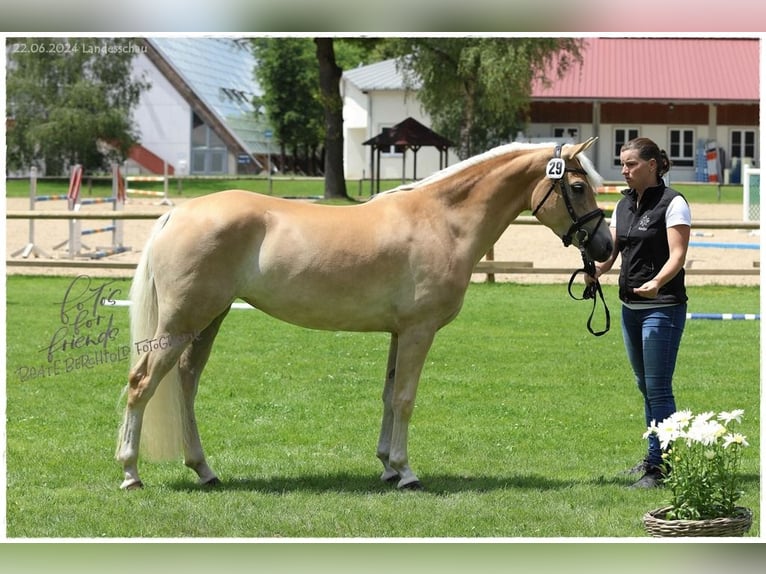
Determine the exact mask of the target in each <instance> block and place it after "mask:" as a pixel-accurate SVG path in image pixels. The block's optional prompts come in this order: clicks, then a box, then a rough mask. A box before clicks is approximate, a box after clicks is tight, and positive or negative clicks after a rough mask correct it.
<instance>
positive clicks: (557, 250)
mask: <svg viewBox="0 0 766 574" xmlns="http://www.w3.org/2000/svg"><path fill="white" fill-rule="evenodd" d="M182 201H184V200H179V201H177V202H176V203H181V202H182ZM105 207H106V208H107V209H108V207H109V206H108V204H106V205H103V204H102V205H95V206H85V207H83V211H84V212H85V211H99V212H101V211H105V209H104V208H105ZM6 208H7V210H8V211H19V210H28V209H29V200H28V199H23V198H8V199H6ZM35 208H36V209H37V210H54V211H62V210H64V209H65V205H64V202H63V201H53V202H39V203H37V205H36V207H35ZM168 209H169V207H167V206H163V205H157V204H156V203H152V202H151V201H149V200H129V202H128V204H127V205H126V206H125V211H128V212H141V213H147V212H149V213H156V215H157V216H159V215H161V214H162V213H164V212H165V211H167V210H168ZM692 218H693V222H703V221H704V222H710V221H741V220H742V207H741V206H739V205H708V204H699V205H692ZM6 223H7V230H6V260H22V257H21V256H16V257H14V256H12V254H13V253H14V252H16V251H18V250H20V249H23V248H24V246H26V245H27V244H28V243H29V241H28V234H29V221H28V220H21V219H7V220H6ZM110 223H111V221H99V220H94V221H90V220H83V228H84V229H86V228H100V227H103V226H105V225H109V224H110ZM152 225H153V220H126V221H124V245H125V246H127V247H129V248H130V250H129V251H127V252H125V253H120V254H117V255H112V256H109V257H106V258H103V259H101V261H107V262H128V263H135V262H137V261H138V258H139V257H140V254H141V250H142V249H143V245H144V243H145V241H146V239H147V237H148V236H149V233H150V231H151V228H152ZM67 230H68V223H67V221H65V220H37V221H36V222H35V226H34V233H35V241H34V243H35V245H36V246H38V247H39V248H40V249H42V250H43V251H44V252H45V253H46V254H47V255H49V256H50V257H51V258H53V259H60V260H68V257H67V252H66V246H64V247H62V248H60V249H55V246H56V245H58V244H60V243H62V242H63V241H65V240H66V239H67V237H68V231H67ZM691 241H692V243H694V242H714V243H738V244H740V243H747V244H756V245H759V244H760V234H759V232H758V231H753V230H741V229H726V230H724V229H703V228H701V227H695V226H694V224H693V230H692V238H691ZM83 243H84V244H85V245H86V246H88V247H89V248H96V249H99V248H108V247H109V246H110V245H111V233H109V232H106V233H100V234H95V235H88V236H84V237H83ZM494 251H495V253H494V258H495V260H496V261H514V262H520V263H525V264H529V263H530V262H531V263H532V266H533V267H534V268H535V269H538V268H557V269H571V270H572V271H574V270H575V269H577V268H579V267H581V259H580V253H579V251H578V250H577V249H576V248H574V247H569V248H567V249H565V248H564V247H563V246H562V244H561V240H560V239H559V238H558V237H556V236H555V235H553V233H551V231H550V230H548V229H547V228H545V227H543V226H540V225H520V224H512V225H511V226H510V227H509V228H508V229H507V230H506V232H505V233H504V234H503V235H502V237H501V238H500V240H499V241H498V242H497V244H496V245H495V250H494ZM29 259H33V257H32V256H30V257H29ZM87 259H88V258H87V257H83V258H81V260H87ZM39 260H40V261H43V260H45V259H44V258H40V259H39ZM759 263H760V250H759V249H734V248H711V247H696V246H694V245H692V246H690V247H689V253H688V256H687V263H686V267H687V269H692V270H695V272H696V270H717V269H741V270H749V271H750V272H751V273H752V271H753V269H755V268H756V266H757V265H758V264H759ZM6 272H7V274H8V275H15V274H28V275H76V274H80V273H87V274H89V275H92V276H112V277H130V276H131V275H132V271H131V270H125V269H117V270H96V269H90V268H88V269H83V268H60V267H16V266H11V265H9V266H7V267H6ZM569 274H570V272H568V273H567V274H559V275H553V274H542V273H529V274H519V273H513V274H498V275H496V276H495V280H496V281H515V282H520V283H558V282H565V281H567V280H568V279H569ZM485 279H486V276H485V275H475V276H474V280H476V281H484V280H485ZM614 281H616V270H614V271H612V272H611V273H610V274H608V275H607V276H606V277H605V278H604V280H603V283H605V284H609V283H613V282H614ZM687 283H688V284H689V285H700V284H711V283H715V284H726V285H759V284H760V277H759V274H751V275H697V274H690V275H689V276H688V277H687Z"/></svg>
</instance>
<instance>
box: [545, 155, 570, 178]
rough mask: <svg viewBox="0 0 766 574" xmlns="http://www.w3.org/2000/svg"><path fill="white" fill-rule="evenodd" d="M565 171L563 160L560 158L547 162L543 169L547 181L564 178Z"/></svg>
mask: <svg viewBox="0 0 766 574" xmlns="http://www.w3.org/2000/svg"><path fill="white" fill-rule="evenodd" d="M565 170H566V164H565V163H564V160H563V159H561V158H560V157H554V158H552V159H551V160H550V161H548V165H547V167H546V168H545V175H547V176H548V179H561V178H562V177H564V172H565Z"/></svg>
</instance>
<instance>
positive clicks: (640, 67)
mask: <svg viewBox="0 0 766 574" xmlns="http://www.w3.org/2000/svg"><path fill="white" fill-rule="evenodd" d="M759 51H760V46H759V41H758V40H757V39H723V38H586V39H584V40H583V49H582V56H583V63H582V65H580V64H574V65H573V66H572V67H571V68H570V70H569V71H568V72H567V74H566V75H565V76H564V77H563V78H562V79H560V80H558V79H555V80H553V81H552V82H551V86H549V87H547V88H546V87H544V86H543V85H542V83H540V82H537V83H535V84H534V85H533V89H532V97H533V98H534V99H537V100H547V99H552V100H561V99H565V100H617V99H620V100H634V101H635V100H662V101H682V100H693V101H737V102H758V101H759V98H760V92H759V80H758V72H759ZM548 77H549V78H553V77H555V76H554V75H553V74H548Z"/></svg>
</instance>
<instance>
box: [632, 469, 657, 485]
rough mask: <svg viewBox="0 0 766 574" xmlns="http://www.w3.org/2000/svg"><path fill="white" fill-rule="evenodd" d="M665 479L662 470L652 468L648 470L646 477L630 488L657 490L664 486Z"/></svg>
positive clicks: (645, 473)
mask: <svg viewBox="0 0 766 574" xmlns="http://www.w3.org/2000/svg"><path fill="white" fill-rule="evenodd" d="M663 478H664V475H663V474H662V470H660V469H659V468H657V467H656V466H650V467H648V468H647V469H646V472H644V475H643V476H642V477H641V478H639V479H638V480H637V481H636V482H634V483H633V484H632V485H631V486H630V488H657V487H658V486H662V479H663Z"/></svg>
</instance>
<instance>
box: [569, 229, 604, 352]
mask: <svg viewBox="0 0 766 574" xmlns="http://www.w3.org/2000/svg"><path fill="white" fill-rule="evenodd" d="M580 255H582V264H583V266H582V269H578V270H577V271H575V272H574V273H572V277H570V278H569V285H568V286H567V291H569V296H570V297H571V298H572V299H574V300H575V301H585V300H587V299H593V307H592V308H591V310H590V317H588V323H587V327H588V331H590V333H591V335H595V336H596V337H600V336H601V335H603V334H604V333H606V332H607V331H609V327H610V326H611V320H610V316H609V307H607V306H606V301H605V300H604V292H603V291H602V290H601V283H599V281H598V279H596V280H595V281H594V282H593V283H591V284H589V285H585V290H584V291H583V293H582V297H576V296H575V295H574V293H572V285H573V284H574V280H575V278H576V277H577V276H578V275H579V274H580V273H585V274H586V275H590V276H591V277H595V276H596V263H595V262H594V261H593V259H591V258H590V257H588V255H587V254H586V253H585V247H584V246H583V242H582V241H581V242H580ZM597 296H598V297H599V298H600V299H601V303H603V305H604V322H605V325H604V329H603V330H601V331H594V330H593V315H595V313H596V303H597V300H596V297H597Z"/></svg>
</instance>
